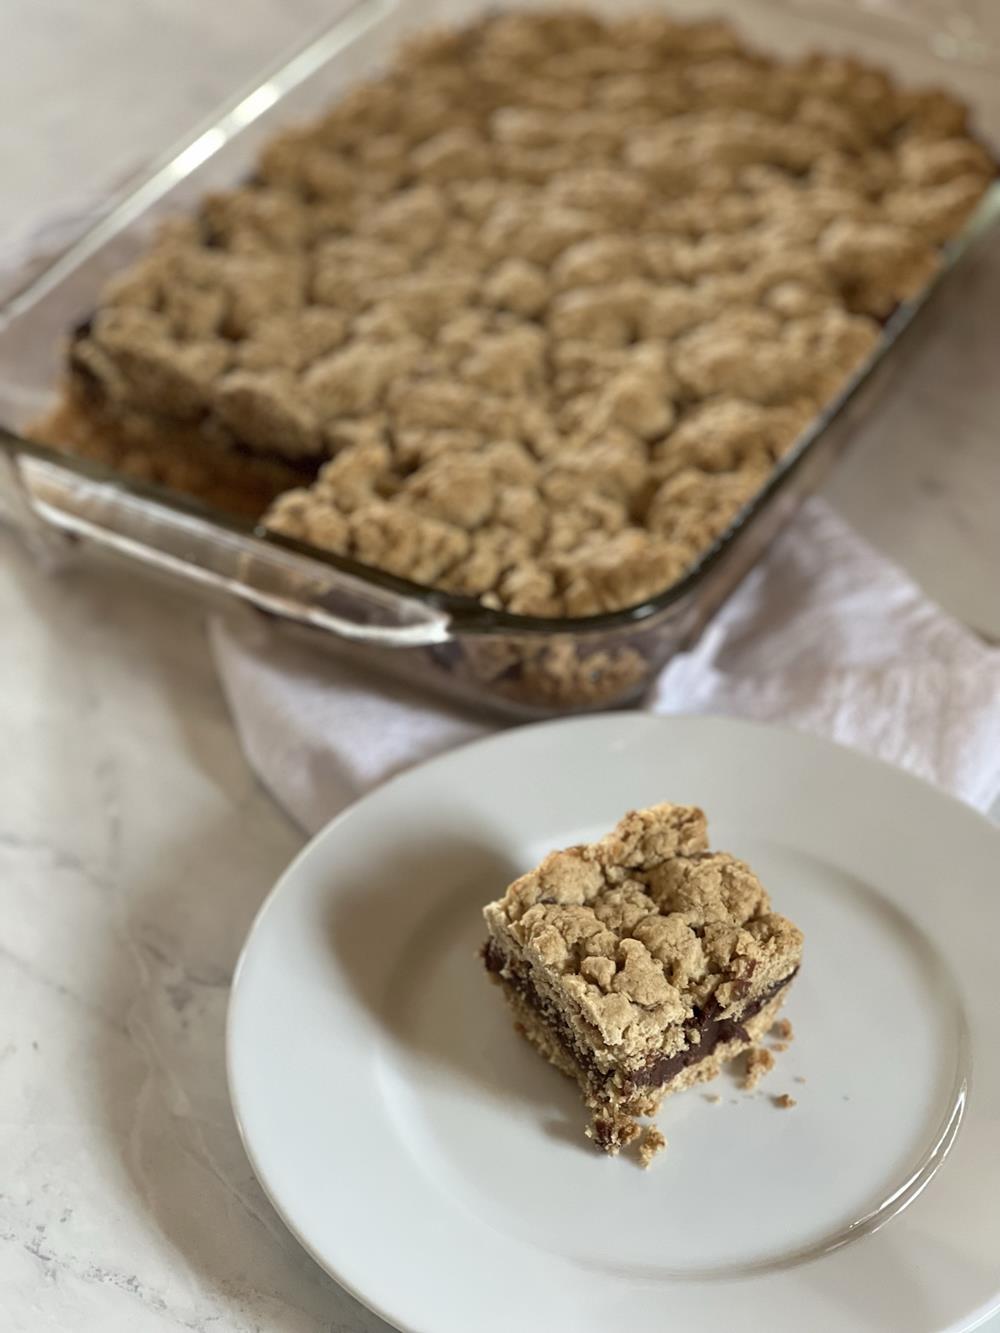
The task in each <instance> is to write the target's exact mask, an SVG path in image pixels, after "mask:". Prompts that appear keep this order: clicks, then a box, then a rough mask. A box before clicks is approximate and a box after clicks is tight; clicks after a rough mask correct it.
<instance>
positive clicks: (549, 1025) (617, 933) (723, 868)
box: [483, 804, 802, 1152]
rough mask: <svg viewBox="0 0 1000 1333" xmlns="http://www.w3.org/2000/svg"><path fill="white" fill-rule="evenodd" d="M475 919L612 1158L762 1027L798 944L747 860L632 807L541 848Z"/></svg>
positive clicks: (687, 813) (538, 1038)
mask: <svg viewBox="0 0 1000 1333" xmlns="http://www.w3.org/2000/svg"><path fill="white" fill-rule="evenodd" d="M484 916H485V919H486V924H487V929H488V933H489V937H488V940H487V943H486V945H485V948H484V951H483V956H484V960H485V963H486V967H487V969H488V971H489V973H490V975H491V976H492V977H493V978H494V979H495V980H496V981H498V982H499V983H500V986H501V987H502V990H503V992H504V995H505V998H506V999H507V1001H508V1003H509V1005H510V1006H511V1008H512V1010H513V1012H514V1015H515V1019H516V1025H517V1027H518V1029H519V1031H520V1032H521V1033H522V1034H523V1035H524V1036H525V1037H526V1038H527V1039H528V1040H529V1041H530V1042H531V1043H532V1044H533V1045H534V1046H535V1047H536V1048H537V1049H538V1050H539V1051H540V1052H541V1054H543V1055H544V1056H545V1057H546V1058H547V1059H548V1060H550V1061H551V1062H552V1064H554V1065H556V1067H557V1068H559V1069H561V1070H562V1071H563V1072H564V1073H566V1074H569V1075H570V1076H571V1077H572V1078H575V1079H576V1080H577V1082H578V1083H579V1085H580V1089H581V1091H582V1093H583V1097H584V1101H585V1102H586V1104H587V1106H588V1108H589V1109H590V1111H591V1116H592V1124H591V1127H590V1129H589V1130H588V1133H590V1134H591V1136H592V1137H593V1138H594V1139H595V1140H596V1141H597V1142H598V1143H599V1144H600V1145H601V1147H603V1148H605V1149H606V1150H607V1151H609V1152H617V1151H618V1150H619V1148H620V1147H622V1146H623V1145H624V1144H625V1143H627V1142H629V1141H630V1140H631V1139H633V1138H635V1137H636V1136H637V1134H638V1132H639V1130H638V1128H637V1126H636V1124H635V1117H636V1116H641V1115H650V1114H653V1113H654V1112H655V1111H656V1109H657V1108H658V1106H659V1104H660V1102H661V1100H662V1099H663V1097H664V1096H665V1095H666V1094H667V1093H670V1092H675V1091H678V1090H679V1089H681V1088H685V1087H688V1086H689V1085H690V1084H692V1083H695V1082H700V1081H702V1080H705V1079H710V1078H713V1077H714V1076H715V1075H716V1074H717V1073H718V1072H719V1070H720V1068H721V1067H722V1065H723V1063H724V1062H725V1061H726V1060H728V1059H731V1058H732V1057H733V1056H735V1055H738V1054H739V1053H740V1052H741V1051H743V1050H745V1049H747V1048H748V1047H749V1046H751V1045H752V1044H753V1043H754V1042H755V1041H756V1040H757V1039H759V1038H760V1037H761V1036H762V1035H763V1034H764V1033H765V1032H766V1031H767V1029H768V1028H769V1027H770V1025H771V1023H772V1022H773V1021H774V1017H775V1015H776V1013H777V1011H778V1009H779V1008H780V1006H781V1004H782V1003H783V1001H784V999H785V996H786V994H787V990H788V987H789V985H790V983H791V981H792V979H793V978H794V976H795V974H796V972H797V970H798V967H799V961H800V957H801V952H802V933H801V931H800V930H799V929H798V927H796V926H795V925H793V924H792V922H791V921H789V920H787V919H786V918H785V917H783V916H779V915H778V914H777V913H775V912H772V910H771V904H770V900H769V898H768V895H767V893H766V891H765V890H764V888H763V887H762V885H761V883H760V881H759V880H758V879H757V877H756V876H755V875H754V873H753V871H752V870H751V869H750V868H749V866H747V865H746V864H745V863H744V862H742V861H740V860H737V859H736V858H735V857H733V856H730V855H729V854H728V853H726V852H713V851H709V850H708V837H707V824H706V820H705V816H704V814H703V813H702V812H701V811H700V810H699V809H697V808H695V807H691V806H681V805H669V804H664V805H657V806H652V807H651V808H649V809H647V810H638V811H633V812H631V813H630V814H628V815H626V816H625V818H624V819H622V820H621V822H620V823H619V824H618V825H617V827H616V828H615V829H614V831H613V832H612V833H610V834H609V835H608V836H607V837H605V838H602V839H601V840H600V841H598V842H595V843H591V844H588V845H584V846H578V847H570V848H567V849H566V850H565V851H558V852H553V853H551V854H550V855H549V856H547V857H546V858H545V859H544V860H543V861H542V862H541V864H540V865H539V866H538V867H537V868H536V869H534V870H532V871H530V872H529V873H528V874H526V875H523V876H522V877H521V878H520V879H518V880H515V881H514V883H513V884H511V885H510V887H509V888H508V889H507V891H506V893H505V894H504V895H503V897H502V898H500V899H499V900H498V901H496V902H493V903H490V904H489V905H488V906H487V907H486V908H484Z"/></svg>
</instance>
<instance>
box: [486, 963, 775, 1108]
mask: <svg viewBox="0 0 1000 1333" xmlns="http://www.w3.org/2000/svg"><path fill="white" fill-rule="evenodd" d="M483 961H484V963H485V964H486V967H487V970H488V971H490V972H494V973H498V974H499V973H500V972H501V971H502V970H503V967H504V965H505V963H506V962H507V960H506V959H505V957H504V955H503V953H502V952H501V950H500V949H499V948H498V947H497V944H496V942H495V941H494V940H489V941H487V943H486V945H485V946H484V948H483ZM798 970H799V969H798V968H797V967H796V968H793V970H792V971H791V972H789V974H788V976H787V977H782V978H781V979H780V980H778V981H776V982H775V983H774V985H773V986H769V987H768V988H767V990H766V991H764V992H763V994H761V995H758V996H756V997H755V998H754V999H753V1000H751V1001H750V1003H749V1004H748V1005H747V1006H746V1007H745V1008H744V1010H743V1012H742V1013H741V1014H740V1016H739V1019H738V1020H737V1019H734V1018H719V1017H718V1013H719V1009H720V1007H721V1006H720V1005H719V1004H718V1002H717V1001H716V999H715V997H714V996H712V998H711V999H710V1000H709V1001H708V1003H707V1004H706V1005H705V1007H704V1008H703V1009H695V1011H694V1014H693V1015H692V1023H693V1025H694V1026H696V1028H697V1030H698V1033H699V1035H700V1037H701V1040H700V1041H698V1042H693V1043H691V1045H689V1046H688V1047H687V1048H686V1049H685V1050H683V1051H678V1052H677V1054H676V1055H654V1056H651V1057H650V1059H649V1060H648V1061H647V1063H646V1064H645V1066H644V1067H643V1068H641V1069H638V1070H629V1071H628V1072H627V1074H626V1075H625V1077H626V1079H627V1081H628V1083H630V1084H631V1085H632V1087H633V1088H659V1087H662V1086H663V1084H664V1083H669V1082H670V1080H671V1079H673V1078H676V1077H677V1075H678V1074H679V1073H680V1072H681V1071H682V1070H684V1069H686V1068H687V1067H688V1065H693V1064H696V1063H697V1062H698V1061H700V1060H704V1059H707V1057H708V1056H710V1055H711V1054H712V1052H713V1051H714V1050H715V1048H716V1046H718V1045H719V1044H720V1043H721V1042H727V1041H733V1040H735V1039H739V1040H740V1041H749V1035H748V1033H747V1030H746V1028H745V1027H744V1026H743V1024H744V1023H745V1022H746V1021H747V1019H749V1018H753V1016H754V1015H755V1014H759V1013H760V1011H761V1010H762V1009H763V1008H764V1006H765V1005H766V1004H767V1003H768V1002H769V1001H770V1000H773V999H774V997H775V995H777V994H778V992H779V991H780V990H781V989H782V988H783V987H785V986H787V985H788V984H789V982H791V980H792V978H793V977H794V976H795V974H796V972H798ZM503 981H504V983H505V984H506V985H508V986H510V987H511V989H513V990H516V991H517V993H518V994H519V995H520V996H521V998H522V999H524V1000H525V1001H526V1002H527V1003H528V1004H530V1005H531V1007H532V1008H533V1009H534V1010H535V1011H536V1012H537V1013H539V1014H541V1016H542V1018H543V1019H544V1021H545V1023H546V1025H547V1026H548V1027H549V1028H550V1029H551V1031H552V1033H553V1035H554V1036H555V1037H556V1038H557V1039H558V1041H559V1043H560V1045H561V1046H562V1047H563V1048H564V1049H565V1050H566V1051H568V1052H569V1054H570V1055H571V1056H572V1057H573V1059H574V1060H576V1062H577V1063H578V1064H579V1065H581V1066H582V1068H583V1069H584V1070H585V1071H586V1073H587V1074H588V1076H589V1077H590V1079H591V1080H592V1081H593V1082H594V1083H599V1082H607V1081H608V1080H609V1079H610V1078H611V1077H612V1075H613V1073H614V1071H610V1072H607V1071H604V1070H601V1069H598V1067H597V1064H596V1063H595V1061H594V1059H593V1057H592V1056H591V1055H590V1054H589V1053H587V1052H581V1051H580V1050H579V1048H578V1047H577V1046H576V1044H575V1042H574V1041H573V1037H572V1033H571V1031H570V1029H569V1027H568V1025H567V1024H566V1023H565V1022H564V1021H563V1020H562V1018H561V1017H560V1016H559V1015H558V1014H555V1013H553V1011H552V1009H551V1006H549V1005H548V1004H546V1003H545V1001H544V1000H543V999H542V998H541V996H540V995H539V994H538V992H537V991H536V990H535V988H534V986H532V984H531V982H530V981H529V980H528V979H527V978H526V977H524V976H521V975H519V974H517V973H514V974H512V975H508V976H505V977H504V978H503ZM691 1026H692V1024H687V1025H686V1027H687V1028H688V1029H690V1027H691ZM623 1091H624V1092H625V1093H626V1095H628V1092H629V1088H628V1087H627V1086H626V1087H625V1088H624V1089H623Z"/></svg>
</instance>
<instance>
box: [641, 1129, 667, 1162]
mask: <svg viewBox="0 0 1000 1333" xmlns="http://www.w3.org/2000/svg"><path fill="white" fill-rule="evenodd" d="M666 1146H667V1140H666V1137H665V1136H664V1135H663V1134H662V1133H661V1132H660V1130H658V1129H657V1128H656V1126H655V1125H647V1126H646V1128H645V1129H644V1130H643V1134H642V1138H641V1140H640V1141H639V1164H640V1166H642V1167H643V1168H648V1167H650V1166H652V1164H653V1158H654V1157H656V1156H657V1154H659V1153H661V1152H663V1150H664V1148H665V1147H666Z"/></svg>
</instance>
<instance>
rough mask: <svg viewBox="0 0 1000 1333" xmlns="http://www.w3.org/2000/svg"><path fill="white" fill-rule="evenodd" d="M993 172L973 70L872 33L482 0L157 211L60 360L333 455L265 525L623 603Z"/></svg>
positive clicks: (556, 600)
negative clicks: (179, 201)
mask: <svg viewBox="0 0 1000 1333" xmlns="http://www.w3.org/2000/svg"><path fill="white" fill-rule="evenodd" d="M994 174H995V163H994V162H993V161H992V160H991V159H990V157H989V155H988V153H986V151H985V150H984V149H982V148H981V147H980V146H979V145H978V144H977V143H976V142H975V141H974V140H973V139H971V138H970V137H968V134H967V130H966V125H965V112H964V110H963V108H962V107H961V105H960V104H959V103H957V102H955V101H953V100H952V99H950V98H949V97H948V96H946V95H945V94H943V93H938V92H929V93H920V92H910V91H904V90H900V89H899V88H897V87H896V86H895V85H894V84H893V83H891V82H890V80H889V79H888V78H887V76H886V75H885V74H883V73H882V71H880V70H878V69H876V68H874V67H871V66H867V65H864V64H862V63H860V62H857V61H854V60H851V59H847V58H844V57H841V56H809V57H806V58H804V59H802V60H798V61H793V62H779V61H775V60H771V59H769V58H767V57H765V56H762V55H760V54H757V53H755V52H753V51H751V50H749V49H747V48H745V47H744V46H743V45H742V44H741V43H740V42H739V41H738V40H737V38H736V36H735V35H734V33H733V31H732V30H731V29H730V28H729V27H728V26H726V25H725V24H720V23H715V22H707V23H706V22H700V23H692V24H681V23H676V22H673V21H672V20H669V19H667V18H665V17H663V16H660V15H654V14H647V15H642V16H636V17H630V18H622V19H617V20H613V21H607V22H606V21H604V20H601V19H598V18H596V17H594V16H590V15H584V14H581V13H578V12H576V11H566V12H563V13H561V12H556V13H548V14H528V13H510V14H504V15H497V16H491V17H489V18H487V19H484V20H483V21H482V22H479V23H477V24H475V25H473V26H470V27H467V28H463V29H456V30H453V31H441V32H431V33H427V34H425V35H424V36H423V37H421V38H419V39H418V40H416V41H414V42H412V43H411V44H410V45H409V46H408V47H407V48H406V49H405V50H404V51H403V53H402V54H401V55H400V57H399V58H398V60H397V61H396V62H395V64H394V65H392V66H391V67H390V69H389V70H388V71H387V72H386V73H385V74H384V75H382V76H381V77H380V78H378V79H376V80H374V81H372V82H369V83H366V84H363V85H361V86H360V87H357V88H355V89H354V90H353V91H352V92H350V93H349V94H348V95H347V96H346V97H344V98H343V99H342V100H341V101H340V102H339V103H338V104H337V105H336V106H334V107H333V108H332V109H331V110H330V111H329V112H328V113H327V114H326V115H325V116H324V117H323V118H322V119H320V120H319V121H317V122H316V123H314V124H312V125H309V126H305V127H299V128H295V129H291V130H287V131H285V132H284V133H283V134H281V135H280V136H279V137H278V138H277V139H275V140H274V141H273V142H272V143H271V144H270V145H269V146H268V147H267V148H266V149H265V150H264V152H263V154H262V156H261V158H260V161H259V163H258V165H257V169H256V171H255V173H254V176H253V178H252V180H251V181H250V182H249V183H248V184H245V185H243V186H240V187H238V188H236V189H234V190H230V191H226V192H221V193H217V194H215V195H212V196H210V197H209V198H208V199H206V200H205V201H204V203H203V204H202V206H201V208H200V210H199V212H198V214H197V216H196V217H192V218H189V219H187V220H183V221H179V222H174V223H172V224H170V225H169V226H168V227H166V228H165V229H164V230H163V232H162V233H161V235H160V236H159V238H158V240H157V241H156V243H155V244H154V246H153V248H152V249H151V251H150V252H149V253H148V254H147V255H146V256H145V257H144V258H143V259H141V260H140V261H139V262H138V263H137V264H135V265H134V266H133V267H132V268H131V269H129V270H128V271H127V272H125V273H123V274H122V275H121V276H119V277H118V278H117V279H116V280H115V281H114V282H113V283H112V284H111V285H110V286H109V288H108V290H107V292H106V293H105V295H104V297H103V299H102V301H101V303H100V306H99V308H98V310H97V312H96V314H95V316H94V318H93V320H92V321H91V323H90V326H89V329H88V330H87V331H86V332H85V333H84V334H83V335H82V336H80V337H78V338H77V340H76V341H75V343H74V346H73V350H72V363H73V366H74V368H75V369H76V371H77V372H78V373H79V374H81V375H83V376H85V377H86V379H87V382H88V383H90V384H91V385H94V386H97V387H98V389H99V392H100V394H101V396H102V399H103V401H104V403H105V405H107V406H109V407H111V408H112V409H114V410H118V411H121V412H122V413H145V414H150V415H152V416H154V417H155V418H156V419H157V420H160V421H162V422H164V423H173V424H176V423H189V424H192V425H198V427H199V429H202V430H204V432H205V438H206V440H209V439H211V440H214V441H222V442H229V443H233V444H237V445H239V446H240V447H241V448H242V449H244V450H248V451H251V452H252V453H255V454H257V455H258V456H271V455H280V456H282V457H283V458H286V459H292V460H296V461H298V462H300V463H305V464H310V465H312V466H313V467H315V468H316V469H317V470H318V476H317V478H316V480H315V482H314V484H312V485H310V486H308V487H305V488H303V489H301V490H299V491H296V492H294V493H292V494H291V495H285V496H282V497H281V498H279V499H278V500H277V501H276V502H275V503H274V505H273V506H272V507H271V508H270V510H269V512H268V513H267V515H266V519H265V521H266V523H267V525H268V526H269V527H270V528H271V529H272V530H273V531H275V532H280V533H285V534H289V535H291V536H294V537H296V538H299V539H303V540H306V541H308V542H311V543H313V544H315V545H317V546H320V547H323V548H326V549H329V550H331V551H335V552H339V553H341V554H344V555H348V556H351V557H353V558H355V559H357V560H360V561H363V562H365V563H367V564H370V565H374V566H377V567H379V568H381V569H384V570H388V571H390V572H393V573H396V574H400V575H406V576H407V577H410V578H413V579H416V580H417V581H419V582H421V583H427V584H431V585H433V586H435V587H438V588H441V589H444V590H448V591H452V592H457V593H462V594H466V595H469V596H473V597H478V598H482V599H484V601H486V603H487V604H488V605H491V606H498V607H505V608H507V609H509V610H511V611H515V612H520V613H523V614H528V615H544V616H555V615H570V616H585V615H590V614H593V613H597V612H602V611H609V610H615V609H618V608H621V607H624V606H627V605H633V604H637V603H639V602H641V601H643V600H644V599H646V598H648V597H650V596H652V595H654V594H655V593H657V592H659V591H661V590H663V589H664V588H666V587H667V586H669V585H670V584H671V583H673V582H674V581H675V580H676V579H677V578H678V577H679V576H680V575H681V574H682V573H683V572H684V570H685V569H686V568H688V567H689V566H690V565H691V563H692V562H693V561H694V560H695V559H696V558H697V557H698V555H699V554H700V553H702V552H703V551H704V550H705V549H706V548H707V547H708V546H710V545H711V543H712V542H713V541H715V540H716V539H717V538H718V537H719V536H720V534H722V533H723V532H724V531H725V529H726V528H727V527H728V526H729V524H730V522H731V520H732V519H733V517H734V516H735V515H736V513H737V512H738V511H739V510H740V509H741V508H742V507H743V506H744V505H745V504H746V503H747V501H748V500H749V499H750V498H751V497H752V496H753V495H754V494H755V493H756V492H757V491H758V490H759V489H760V486H761V485H762V483H763V481H764V479H765V478H766V476H767V474H768V472H769V471H770V470H771V469H772V468H773V467H774V465H775V463H776V462H777V461H778V460H780V459H781V457H782V456H783V455H784V454H785V453H786V452H787V451H788V449H789V448H790V447H791V446H792V444H793V443H794V441H795V440H796V439H797V437H798V436H799V434H800V432H801V431H802V429H803V428H804V426H806V425H807V424H808V423H809V422H810V421H811V420H813V419H814V418H815V416H816V415H817V412H818V411H819V409H820V408H821V407H822V406H823V405H824V404H825V403H827V402H828V401H829V399H830V398H831V396H832V395H834V394H835V393H836V392H837V391H838V389H839V388H840V387H842V385H843V384H844V382H845V380H846V379H847V378H848V377H849V376H850V374H851V373H852V371H854V370H855V368H856V367H857V366H858V365H859V363H860V362H862V361H863V360H864V358H865V357H866V355H867V354H868V353H869V351H870V350H871V349H872V347H873V346H874V344H875V342H876V340H877V338H878V335H879V324H878V321H879V320H881V319H883V318H884V317H885V316H886V315H888V314H889V313H890V312H891V310H892V309H893V308H894V306H895V305H896V304H898V303H899V302H900V301H901V300H904V299H905V298H906V297H908V296H910V295H912V294H914V293H915V292H917V291H918V290H919V289H920V288H921V287H922V286H923V285H924V284H925V283H926V281H927V279H928V278H929V276H930V275H931V274H932V273H933V271H934V269H935V267H936V266H937V264H938V262H939V250H938V247H939V246H940V245H941V244H942V242H944V241H945V240H947V238H948V237H949V236H951V235H952V234H953V233H954V232H955V231H956V230H957V229H958V228H959V227H960V226H961V224H962V222H963V221H964V220H965V218H966V217H967V216H968V215H969V213H970V212H971V210H972V209H973V208H974V207H975V205H976V203H977V201H978V199H979V198H980V196H981V195H982V193H983V191H984V189H985V187H986V185H987V183H988V181H989V180H990V178H991V177H992V176H993V175H994Z"/></svg>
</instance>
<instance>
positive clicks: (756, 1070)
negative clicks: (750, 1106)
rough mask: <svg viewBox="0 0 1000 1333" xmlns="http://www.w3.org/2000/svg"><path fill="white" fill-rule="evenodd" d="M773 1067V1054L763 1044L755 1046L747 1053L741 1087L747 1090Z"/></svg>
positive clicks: (755, 1084) (754, 1085)
mask: <svg viewBox="0 0 1000 1333" xmlns="http://www.w3.org/2000/svg"><path fill="white" fill-rule="evenodd" d="M773 1068H774V1056H773V1055H772V1054H771V1052H770V1051H769V1050H768V1049H767V1048H766V1047H765V1046H755V1047H754V1048H753V1049H752V1050H751V1051H749V1052H748V1053H747V1067H746V1074H745V1075H744V1078H743V1087H744V1088H745V1089H746V1090H747V1091H748V1092H749V1091H751V1090H752V1089H753V1088H755V1087H756V1086H757V1084H758V1083H759V1082H760V1081H761V1079H762V1078H763V1077H764V1075H765V1074H768V1073H770V1071H771V1070H772V1069H773Z"/></svg>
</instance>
